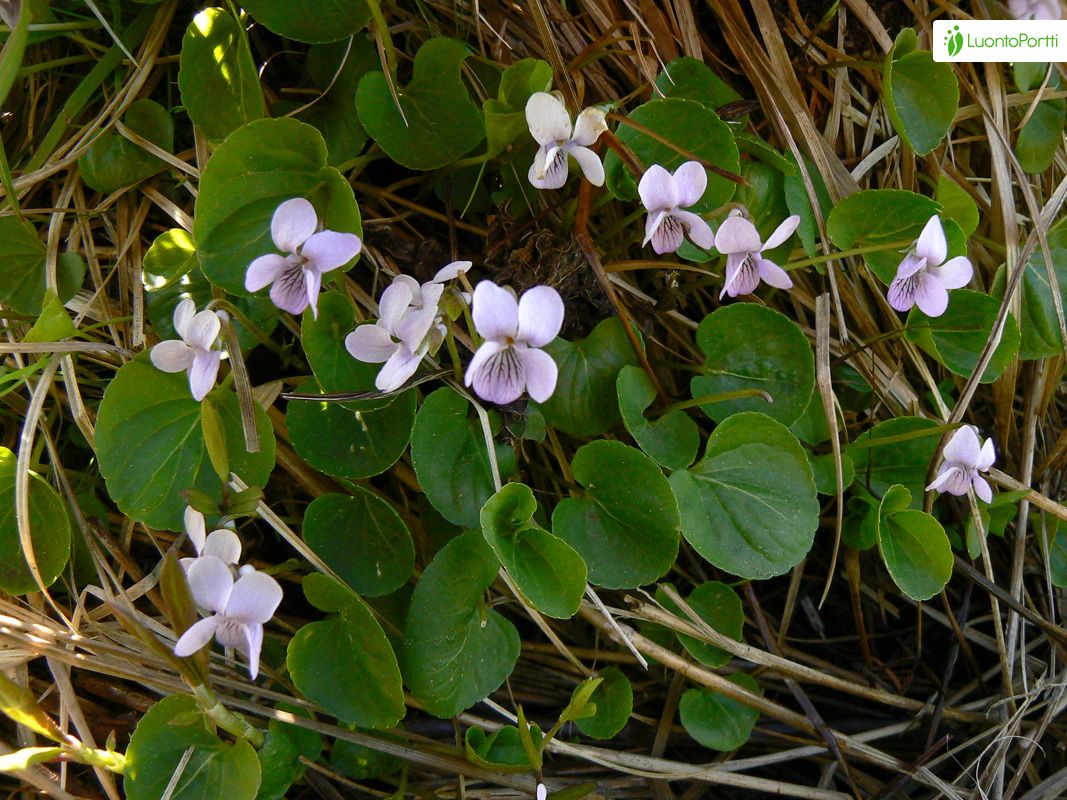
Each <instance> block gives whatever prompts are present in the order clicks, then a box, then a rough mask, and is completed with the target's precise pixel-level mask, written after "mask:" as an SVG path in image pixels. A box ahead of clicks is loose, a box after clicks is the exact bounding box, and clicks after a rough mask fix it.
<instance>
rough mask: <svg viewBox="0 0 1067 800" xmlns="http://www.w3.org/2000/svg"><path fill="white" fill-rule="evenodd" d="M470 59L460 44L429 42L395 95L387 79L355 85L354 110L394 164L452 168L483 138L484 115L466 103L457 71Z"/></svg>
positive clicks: (374, 76)
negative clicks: (410, 75) (356, 90)
mask: <svg viewBox="0 0 1067 800" xmlns="http://www.w3.org/2000/svg"><path fill="white" fill-rule="evenodd" d="M469 55H470V49H469V48H468V47H467V45H465V44H464V43H463V42H460V41H457V40H456V39H449V38H448V37H444V36H441V37H438V38H436V39H430V40H429V41H427V42H426V43H424V44H423V45H422V47H420V48H419V52H418V53H416V54H415V65H414V76H413V77H412V79H411V82H410V83H409V84H408V85H407V86H405V87H404V88H403V89H399V88H398V91H397V94H398V95H399V99H400V108H399V109H398V108H397V100H396V99H395V98H394V96H393V93H392V92H391V91H390V89H389V83H388V81H387V80H386V77H385V74H384V73H381V72H370V73H368V74H366V75H364V76H363V79H362V80H361V81H360V82H359V92H358V93H357V94H356V108H357V110H358V111H359V121H360V122H362V123H363V127H364V128H366V129H367V133H369V134H370V135H371V138H373V139H374V141H375V142H377V143H378V146H379V147H381V148H382V150H384V151H385V153H386V155H388V156H389V157H390V158H391V159H393V161H395V162H397V163H398V164H401V165H403V166H405V167H407V168H408V169H418V170H430V169H437V168H438V167H443V166H444V165H445V164H451V163H452V162H453V161H456V160H457V159H458V158H459V157H460V156H462V155H463V154H464V153H467V152H469V151H470V150H471V149H472V148H473V147H474V146H475V145H477V144H478V143H479V142H480V141H481V140H482V139H484V138H485V124H484V122H483V120H482V112H481V110H480V109H479V108H478V106H476V105H475V104H474V103H473V102H472V101H471V99H470V95H469V94H468V93H467V87H466V86H465V85H464V83H463V78H462V73H461V70H460V68H461V66H462V64H463V61H464V60H465V59H466V58H467V56H469Z"/></svg>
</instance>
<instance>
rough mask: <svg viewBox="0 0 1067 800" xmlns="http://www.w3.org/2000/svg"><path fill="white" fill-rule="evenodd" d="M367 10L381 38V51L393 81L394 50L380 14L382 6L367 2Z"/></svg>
mask: <svg viewBox="0 0 1067 800" xmlns="http://www.w3.org/2000/svg"><path fill="white" fill-rule="evenodd" d="M367 8H368V9H370V15H371V19H373V20H374V27H375V28H377V29H378V34H379V35H380V36H381V37H382V49H383V50H385V63H386V64H387V65H388V67H389V74H390V75H391V76H392V78H393V80H394V81H395V80H396V49H395V48H394V47H393V37H392V36H390V35H389V23H387V22H386V21H385V14H383V13H382V6H381V3H379V2H378V0H367Z"/></svg>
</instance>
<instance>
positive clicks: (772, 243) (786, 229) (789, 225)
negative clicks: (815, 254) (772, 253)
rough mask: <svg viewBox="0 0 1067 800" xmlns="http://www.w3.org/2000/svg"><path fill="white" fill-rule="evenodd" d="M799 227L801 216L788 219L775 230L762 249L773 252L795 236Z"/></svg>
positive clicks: (794, 215) (795, 215)
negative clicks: (794, 232)
mask: <svg viewBox="0 0 1067 800" xmlns="http://www.w3.org/2000/svg"><path fill="white" fill-rule="evenodd" d="M799 225H800V216H799V215H798V214H793V215H792V216H789V217H786V218H785V219H784V220H783V221H782V224H781V225H779V226H778V227H777V228H775V229H774V233H772V234H771V235H770V236H769V237H767V241H766V242H764V243H763V247H761V248H760V249H761V250H773V249H774V248H776V247H778V246H779V245H781V244H785V242H786V240H787V239H788V238H789V237H790V236H792V235H793V231H795V230H796V229H797V227H798V226H799Z"/></svg>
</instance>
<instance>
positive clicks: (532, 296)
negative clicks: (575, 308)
mask: <svg viewBox="0 0 1067 800" xmlns="http://www.w3.org/2000/svg"><path fill="white" fill-rule="evenodd" d="M563 314H564V308H563V298H562V297H560V296H559V292H557V291H556V290H555V289H553V288H552V287H551V286H534V287H533V288H532V289H527V290H526V291H525V292H523V294H522V297H520V298H519V326H518V330H517V331H516V336H515V338H516V339H517V340H518V341H520V342H525V343H526V344H528V345H529V346H530V347H544V346H545V345H546V344H548V343H549V342H551V341H552V340H553V339H555V338H556V337H557V336H559V329H560V328H561V327H563Z"/></svg>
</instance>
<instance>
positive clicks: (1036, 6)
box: [1008, 0, 1063, 20]
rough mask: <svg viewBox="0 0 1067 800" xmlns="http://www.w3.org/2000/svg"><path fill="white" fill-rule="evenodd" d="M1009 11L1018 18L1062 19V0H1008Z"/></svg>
mask: <svg viewBox="0 0 1067 800" xmlns="http://www.w3.org/2000/svg"><path fill="white" fill-rule="evenodd" d="M1008 11H1010V12H1011V15H1012V16H1013V17H1015V19H1018V20H1027V19H1042V20H1045V19H1061V18H1062V16H1063V7H1062V6H1061V4H1060V0H1008Z"/></svg>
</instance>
